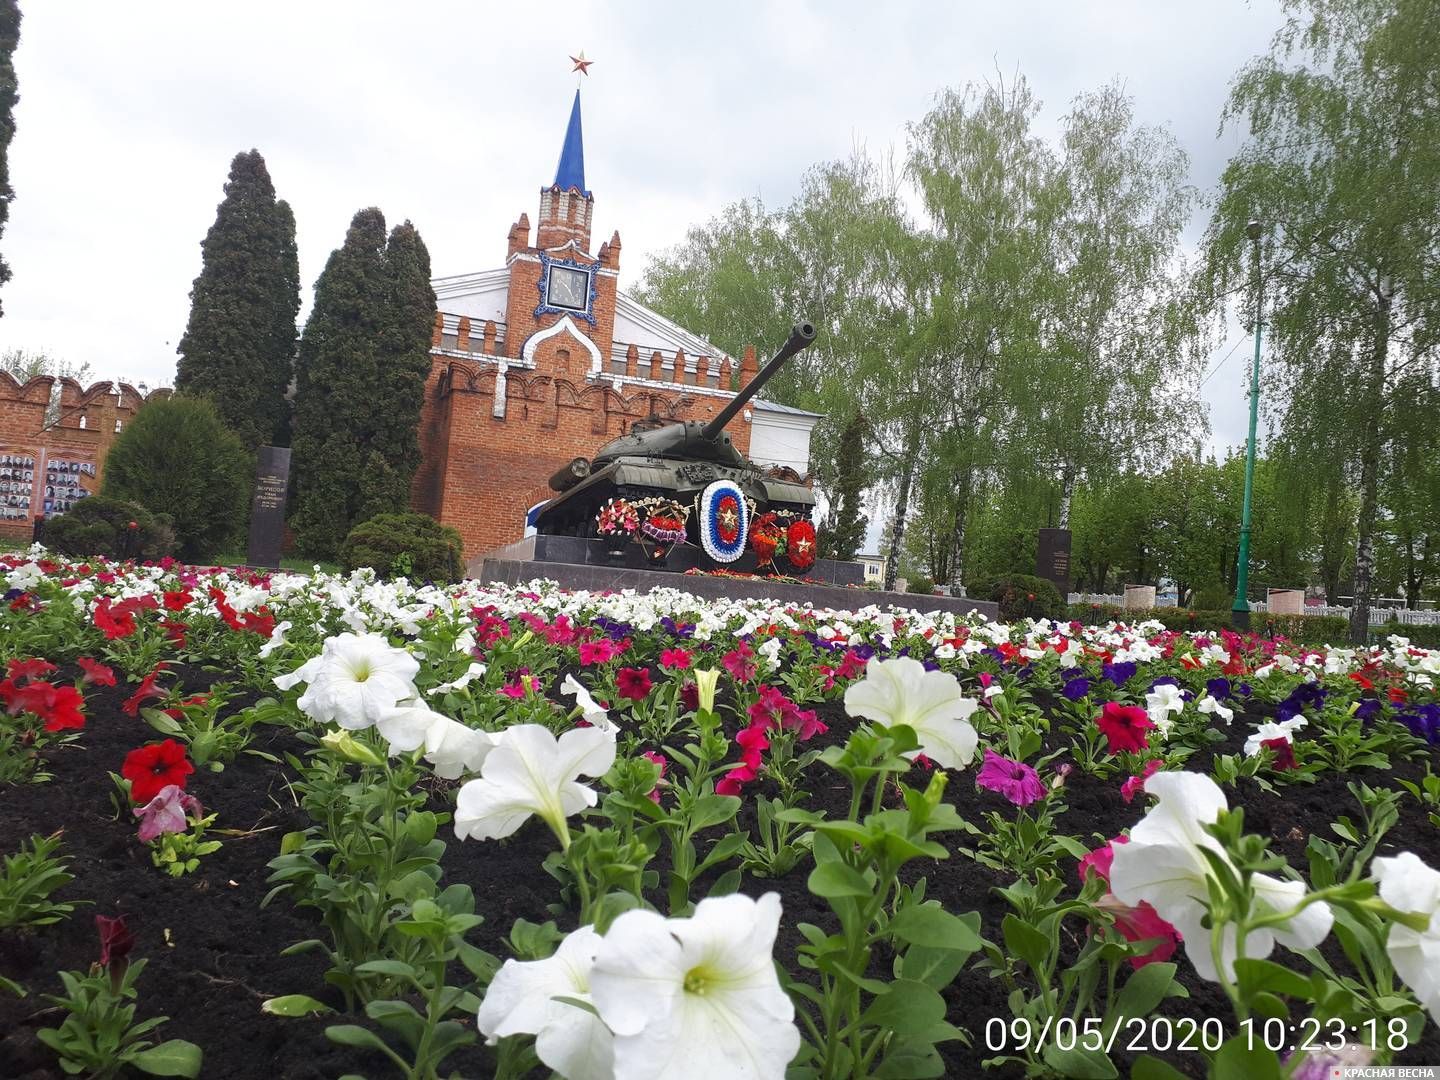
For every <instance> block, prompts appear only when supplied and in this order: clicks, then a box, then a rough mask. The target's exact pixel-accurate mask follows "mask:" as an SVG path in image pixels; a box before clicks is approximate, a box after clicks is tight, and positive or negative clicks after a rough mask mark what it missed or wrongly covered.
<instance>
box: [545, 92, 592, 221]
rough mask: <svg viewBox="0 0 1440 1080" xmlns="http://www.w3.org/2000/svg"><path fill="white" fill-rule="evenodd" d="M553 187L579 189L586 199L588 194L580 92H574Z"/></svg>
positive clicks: (567, 189)
mask: <svg viewBox="0 0 1440 1080" xmlns="http://www.w3.org/2000/svg"><path fill="white" fill-rule="evenodd" d="M553 186H554V187H557V188H559V189H560V190H561V191H569V190H570V189H571V188H579V189H580V194H582V195H584V196H585V197H586V198H587V199H588V198H589V197H590V192H589V191H587V190H586V189H585V143H584V140H583V139H582V138H581V136H580V91H579V90H578V89H577V90H576V91H575V104H574V105H573V106H572V107H571V109H570V123H569V125H568V126H567V127H566V128H565V145H564V146H562V147H561V148H560V164H559V165H557V166H555V183H554V185H553Z"/></svg>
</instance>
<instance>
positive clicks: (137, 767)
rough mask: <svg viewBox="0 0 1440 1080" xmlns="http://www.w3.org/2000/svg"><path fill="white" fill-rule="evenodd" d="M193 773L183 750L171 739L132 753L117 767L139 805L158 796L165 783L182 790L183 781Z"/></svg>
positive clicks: (133, 799)
mask: <svg viewBox="0 0 1440 1080" xmlns="http://www.w3.org/2000/svg"><path fill="white" fill-rule="evenodd" d="M194 771H195V766H193V765H191V764H190V762H189V761H187V760H186V759H185V747H184V746H182V745H181V744H180V743H178V742H176V741H175V740H174V739H166V740H165V741H164V742H158V743H148V744H146V745H145V746H142V747H140V748H139V749H137V750H131V751H130V753H128V754H126V755H125V764H123V765H122V766H120V775H121V776H123V777H125V779H126V780H129V781H130V798H131V800H132V801H133V802H137V803H141V804H144V803H148V802H149V801H150V800H151V799H153V798H154V797H155V796H156V795H158V794H160V789H161V788H163V787H165V786H166V785H167V784H174V785H175V786H176V787H179V788H183V787H184V786H185V778H186V777H187V776H189V775H190V774H191V773H192V772H194Z"/></svg>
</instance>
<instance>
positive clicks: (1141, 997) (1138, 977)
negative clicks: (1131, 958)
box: [1114, 963, 1175, 1017]
mask: <svg viewBox="0 0 1440 1080" xmlns="http://www.w3.org/2000/svg"><path fill="white" fill-rule="evenodd" d="M1174 981H1175V965H1174V964H1168V963H1153V964H1146V965H1145V966H1144V967H1142V968H1141V969H1140V970H1139V971H1137V972H1135V973H1134V974H1133V975H1131V976H1130V978H1128V979H1126V980H1125V985H1124V986H1123V987H1122V988H1121V989H1120V994H1119V996H1118V997H1116V999H1115V1009H1114V1011H1115V1012H1116V1013H1118V1014H1120V1015H1123V1016H1130V1017H1135V1016H1149V1015H1150V1014H1151V1013H1152V1012H1154V1011H1155V1006H1156V1005H1159V1004H1160V1002H1162V1001H1164V1000H1165V998H1166V996H1167V995H1168V994H1169V992H1170V984H1171V983H1173V982H1174Z"/></svg>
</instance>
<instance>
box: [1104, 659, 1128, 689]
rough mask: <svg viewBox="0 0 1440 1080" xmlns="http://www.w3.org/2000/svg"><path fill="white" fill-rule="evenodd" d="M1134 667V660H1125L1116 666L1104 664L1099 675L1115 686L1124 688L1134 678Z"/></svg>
mask: <svg viewBox="0 0 1440 1080" xmlns="http://www.w3.org/2000/svg"><path fill="white" fill-rule="evenodd" d="M1135 671H1136V665H1135V661H1134V660H1125V661H1122V662H1121V663H1118V664H1105V665H1103V666H1102V667H1101V668H1100V674H1101V675H1103V676H1104V677H1105V678H1107V679H1109V680H1110V681H1111V682H1112V683H1114V684H1115V685H1116V686H1124V685H1125V684H1126V683H1127V682H1129V681H1130V680H1131V679H1133V678H1134V677H1135Z"/></svg>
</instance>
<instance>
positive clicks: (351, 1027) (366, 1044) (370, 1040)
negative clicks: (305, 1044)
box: [325, 1024, 390, 1052]
mask: <svg viewBox="0 0 1440 1080" xmlns="http://www.w3.org/2000/svg"><path fill="white" fill-rule="evenodd" d="M325 1037H326V1038H327V1039H329V1040H330V1041H331V1042H336V1043H339V1044H340V1045H341V1046H358V1047H360V1048H361V1049H362V1050H380V1051H382V1052H383V1051H388V1050H389V1049H390V1048H389V1047H388V1046H386V1045H385V1040H384V1039H382V1038H380V1036H379V1035H376V1034H375V1033H374V1032H373V1031H371V1030H370V1029H369V1028H363V1027H361V1026H360V1025H359V1024H331V1025H330V1026H329V1027H327V1028H326V1029H325Z"/></svg>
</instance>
